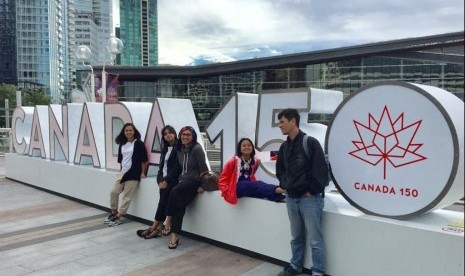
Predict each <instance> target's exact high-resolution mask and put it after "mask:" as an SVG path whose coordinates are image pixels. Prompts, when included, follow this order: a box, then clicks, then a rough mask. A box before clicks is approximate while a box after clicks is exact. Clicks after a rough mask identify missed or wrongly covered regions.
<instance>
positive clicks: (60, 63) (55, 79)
mask: <svg viewBox="0 0 465 276" xmlns="http://www.w3.org/2000/svg"><path fill="white" fill-rule="evenodd" d="M15 2H16V53H17V81H18V86H19V87H26V86H28V85H30V84H33V85H39V86H42V89H43V90H44V91H45V92H46V94H47V95H49V96H50V97H51V98H52V101H53V102H56V103H60V102H62V101H64V100H65V82H66V81H69V72H68V71H67V69H68V68H69V64H68V62H67V60H68V58H67V51H68V37H67V35H68V30H67V27H68V25H67V22H66V20H67V15H68V12H69V11H68V6H67V2H68V0H56V1H48V0H36V1H30V0H16V1H15Z"/></svg>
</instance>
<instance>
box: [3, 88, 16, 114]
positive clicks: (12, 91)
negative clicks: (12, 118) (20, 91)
mask: <svg viewBox="0 0 465 276" xmlns="http://www.w3.org/2000/svg"><path fill="white" fill-rule="evenodd" d="M5 99H8V105H9V106H10V108H14V107H16V86H14V85H12V84H5V83H0V107H1V108H3V107H5Z"/></svg>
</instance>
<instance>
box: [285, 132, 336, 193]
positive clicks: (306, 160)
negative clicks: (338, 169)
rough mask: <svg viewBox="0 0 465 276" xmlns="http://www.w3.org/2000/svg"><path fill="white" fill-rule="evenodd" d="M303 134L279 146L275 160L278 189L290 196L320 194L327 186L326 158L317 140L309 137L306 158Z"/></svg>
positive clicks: (300, 133) (288, 139)
mask: <svg viewBox="0 0 465 276" xmlns="http://www.w3.org/2000/svg"><path fill="white" fill-rule="evenodd" d="M303 138H304V133H303V132H302V131H299V134H297V136H296V137H295V138H294V140H291V139H290V138H289V137H288V138H287V140H286V141H285V142H283V143H282V144H281V147H280V148H279V153H278V160H277V161H276V176H277V177H278V179H279V186H281V187H282V188H283V189H285V190H286V192H287V193H288V194H289V195H290V196H294V197H298V196H302V195H303V194H305V193H306V192H310V194H312V195H315V194H318V193H323V192H324V188H325V187H326V185H327V183H328V180H329V179H328V167H327V165H326V158H325V154H324V152H323V148H322V147H321V145H320V143H319V142H318V140H316V139H315V138H313V137H312V136H308V140H307V143H308V153H309V154H308V157H307V154H306V153H305V150H304V147H303V144H302V139H303Z"/></svg>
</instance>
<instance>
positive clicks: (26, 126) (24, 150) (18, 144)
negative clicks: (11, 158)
mask: <svg viewBox="0 0 465 276" xmlns="http://www.w3.org/2000/svg"><path fill="white" fill-rule="evenodd" d="M33 114H34V107H20V106H18V107H16V108H15V110H14V111H13V116H12V119H11V128H12V129H13V133H12V135H13V137H12V138H13V139H12V142H13V147H14V149H15V151H16V153H18V154H28V153H29V142H30V138H31V137H30V135H31V126H32V116H33Z"/></svg>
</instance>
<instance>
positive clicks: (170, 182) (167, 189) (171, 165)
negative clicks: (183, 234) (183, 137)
mask: <svg viewBox="0 0 465 276" xmlns="http://www.w3.org/2000/svg"><path fill="white" fill-rule="evenodd" d="M161 133H162V139H161V147H162V149H161V156H160V166H159V168H158V174H157V182H158V187H159V189H160V193H159V194H160V200H159V201H158V207H157V211H156V213H155V220H154V221H153V224H152V226H151V227H149V228H148V229H146V230H137V235H138V236H139V237H142V238H145V239H151V238H159V237H161V236H162V235H163V234H165V235H168V234H169V233H168V232H165V231H163V224H162V222H163V221H165V219H166V206H167V204H168V199H169V197H170V195H171V191H172V190H173V187H174V186H175V185H176V184H177V183H178V178H179V173H180V170H177V168H178V166H177V163H178V155H177V152H176V142H177V138H176V130H175V129H174V127H172V126H170V125H166V126H165V127H163V129H162V130H161Z"/></svg>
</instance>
